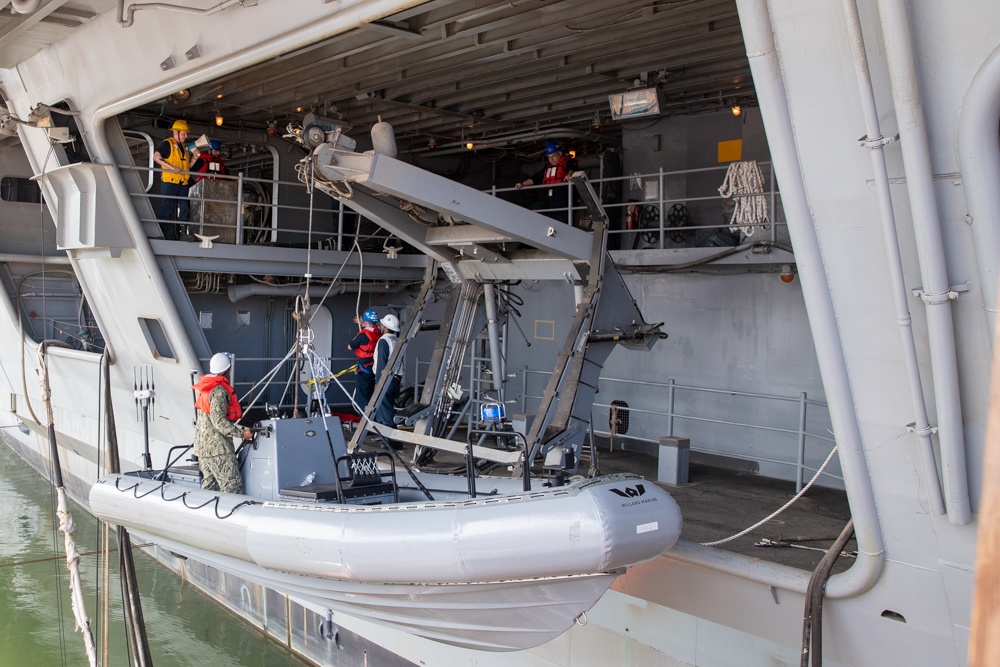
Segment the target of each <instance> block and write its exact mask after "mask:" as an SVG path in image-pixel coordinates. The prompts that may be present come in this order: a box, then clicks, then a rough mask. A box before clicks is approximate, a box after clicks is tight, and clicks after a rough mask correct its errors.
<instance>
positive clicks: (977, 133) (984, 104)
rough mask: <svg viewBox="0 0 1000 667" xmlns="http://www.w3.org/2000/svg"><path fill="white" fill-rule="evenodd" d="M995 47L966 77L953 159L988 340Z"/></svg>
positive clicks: (997, 202)
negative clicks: (971, 75) (959, 176)
mask: <svg viewBox="0 0 1000 667" xmlns="http://www.w3.org/2000/svg"><path fill="white" fill-rule="evenodd" d="M998 96H1000V48H996V49H994V50H993V52H992V53H991V54H990V55H989V58H988V59H987V60H986V61H985V62H984V63H983V65H982V66H981V67H980V68H979V71H978V72H976V75H975V77H974V78H973V79H972V84H971V85H970V86H969V90H968V93H967V94H966V96H965V100H963V102H962V111H961V115H960V116H959V121H958V160H959V170H960V171H961V173H962V184H963V185H964V186H965V200H966V203H967V205H968V207H969V219H968V222H969V224H970V225H971V228H972V238H973V240H974V244H973V245H974V246H975V249H976V264H978V267H979V286H980V292H981V293H982V295H983V302H984V303H983V307H984V308H985V310H986V322H987V325H988V326H989V331H990V340H991V341H992V340H994V338H995V337H996V313H997V296H998V295H997V287H998V284H997V283H998V280H1000V266H998V260H1000V189H998V188H997V184H998V183H1000V151H997V128H998V127H1000V105H998V104H997V97H998Z"/></svg>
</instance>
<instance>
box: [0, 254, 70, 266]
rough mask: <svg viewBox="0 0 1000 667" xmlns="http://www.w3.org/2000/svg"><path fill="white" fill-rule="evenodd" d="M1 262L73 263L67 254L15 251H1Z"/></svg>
mask: <svg viewBox="0 0 1000 667" xmlns="http://www.w3.org/2000/svg"><path fill="white" fill-rule="evenodd" d="M0 262H13V263H24V264H61V265H67V264H71V263H72V262H71V261H70V259H69V257H67V256H66V255H63V256H61V257H60V256H58V255H22V254H18V253H13V252H0Z"/></svg>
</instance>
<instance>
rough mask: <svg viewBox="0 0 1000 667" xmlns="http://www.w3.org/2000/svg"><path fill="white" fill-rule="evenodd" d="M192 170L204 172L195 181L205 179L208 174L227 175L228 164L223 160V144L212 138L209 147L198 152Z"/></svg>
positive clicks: (211, 175)
mask: <svg viewBox="0 0 1000 667" xmlns="http://www.w3.org/2000/svg"><path fill="white" fill-rule="evenodd" d="M191 171H196V172H198V173H199V174H204V175H203V176H198V177H197V178H195V183H197V182H198V181H200V180H203V179H204V178H206V176H207V177H213V176H225V175H226V174H227V173H228V170H227V169H226V165H225V164H224V163H223V162H222V144H220V143H219V140H218V139H212V140H211V141H210V142H209V144H208V148H206V149H205V150H203V151H201V152H200V153H199V154H198V156H197V159H196V160H195V161H194V164H192V165H191Z"/></svg>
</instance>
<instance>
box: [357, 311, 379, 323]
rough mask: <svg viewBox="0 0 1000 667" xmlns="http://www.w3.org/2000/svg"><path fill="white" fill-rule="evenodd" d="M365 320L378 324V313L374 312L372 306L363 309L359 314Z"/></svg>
mask: <svg viewBox="0 0 1000 667" xmlns="http://www.w3.org/2000/svg"><path fill="white" fill-rule="evenodd" d="M361 319H363V320H364V321H365V322H371V323H372V324H378V321H379V318H378V313H376V312H375V309H374V308H369V309H368V310H366V311H365V314H364V315H362V316H361Z"/></svg>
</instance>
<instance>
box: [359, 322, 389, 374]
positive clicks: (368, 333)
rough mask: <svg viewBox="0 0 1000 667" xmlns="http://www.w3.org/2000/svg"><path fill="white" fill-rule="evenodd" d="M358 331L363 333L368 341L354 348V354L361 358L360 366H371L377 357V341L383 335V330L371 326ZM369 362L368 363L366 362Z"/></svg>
mask: <svg viewBox="0 0 1000 667" xmlns="http://www.w3.org/2000/svg"><path fill="white" fill-rule="evenodd" d="M358 333H363V334H364V335H365V337H366V338H367V339H368V342H366V343H363V344H361V345H359V346H357V347H356V348H354V356H355V357H357V358H358V359H360V360H361V363H359V364H358V365H359V366H364V367H366V368H367V367H368V366H371V365H372V363H373V360H374V358H375V343H377V342H378V339H379V338H381V337H382V332H381V331H379V330H378V329H374V328H371V327H364V328H363V329H361V331H359V332H358ZM366 362H367V363H366Z"/></svg>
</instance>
